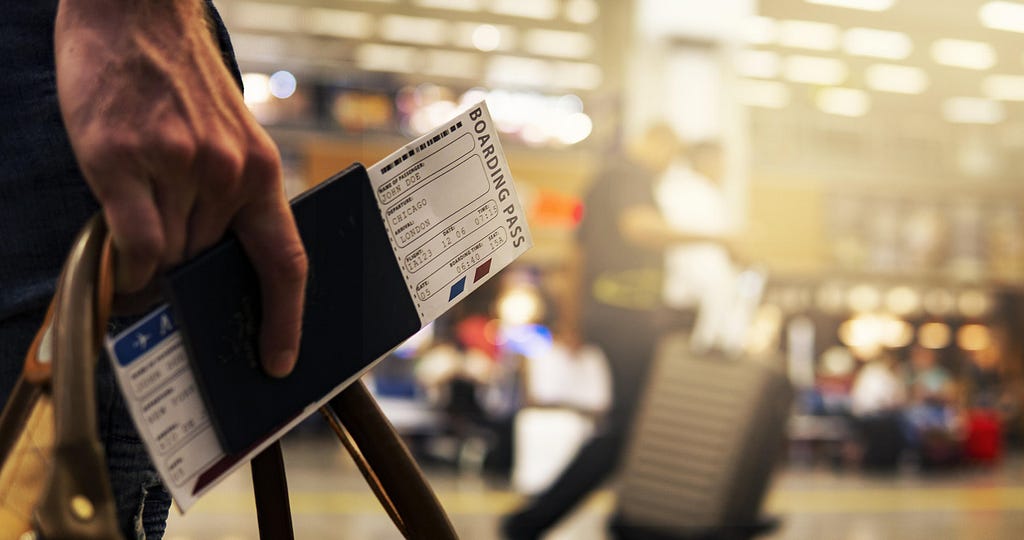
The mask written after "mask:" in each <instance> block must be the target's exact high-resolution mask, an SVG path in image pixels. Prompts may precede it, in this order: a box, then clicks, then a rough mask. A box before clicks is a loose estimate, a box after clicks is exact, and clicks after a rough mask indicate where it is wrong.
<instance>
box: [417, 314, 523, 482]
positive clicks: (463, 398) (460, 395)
mask: <svg viewBox="0 0 1024 540" xmlns="http://www.w3.org/2000/svg"><path fill="white" fill-rule="evenodd" d="M488 320H489V319H488V318H487V317H485V316H483V315H469V316H466V317H464V318H462V319H460V320H458V321H455V322H453V323H450V324H447V325H445V324H442V325H439V327H438V335H437V338H436V342H435V344H434V345H433V346H432V347H430V348H429V349H428V350H427V351H426V352H424V353H423V356H422V358H420V361H419V362H418V364H417V366H416V368H415V376H416V379H417V381H418V382H419V384H420V385H422V386H423V388H424V390H425V393H426V396H427V401H428V402H429V403H430V404H432V405H433V406H434V408H436V409H437V410H440V411H442V412H443V414H444V417H445V422H446V424H447V425H446V430H445V434H444V435H446V436H451V437H453V438H454V442H455V445H456V446H457V447H456V448H453V449H452V452H451V454H452V455H450V456H447V458H446V459H450V460H451V461H452V463H453V464H455V465H462V461H463V458H464V457H465V456H464V454H465V451H466V450H467V449H469V448H470V447H471V446H473V445H475V446H479V444H477V443H479V442H480V441H483V442H484V443H485V445H486V446H488V448H486V449H484V451H487V450H489V449H493V448H494V447H495V446H496V444H497V443H498V442H499V441H502V440H503V439H504V437H503V434H504V433H505V432H506V431H507V430H508V428H507V426H503V425H501V422H500V421H498V419H495V418H494V417H493V415H491V414H490V412H489V411H488V410H487V407H486V403H485V399H484V398H485V395H486V392H487V388H488V387H489V386H490V385H491V384H493V383H494V381H495V378H496V376H497V363H496V358H497V354H498V349H497V347H496V346H495V345H494V344H493V343H491V342H489V341H487V340H485V339H482V338H481V335H482V332H483V328H484V327H485V326H486V323H487V321H488ZM435 324H436V323H435ZM467 444H469V445H470V446H467Z"/></svg>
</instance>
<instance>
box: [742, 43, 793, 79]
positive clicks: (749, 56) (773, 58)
mask: <svg viewBox="0 0 1024 540" xmlns="http://www.w3.org/2000/svg"><path fill="white" fill-rule="evenodd" d="M781 69H782V58H781V57H779V54H778V53H775V52H772V51H750V50H746V51H739V52H737V53H736V74H737V75H740V76H741V77H753V78H755V79H774V78H776V77H778V76H779V71H781Z"/></svg>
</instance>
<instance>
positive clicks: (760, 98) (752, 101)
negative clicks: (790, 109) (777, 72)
mask: <svg viewBox="0 0 1024 540" xmlns="http://www.w3.org/2000/svg"><path fill="white" fill-rule="evenodd" d="M736 98H737V100H738V101H739V102H740V103H741V104H743V105H746V106H748V107H760V108H763V109H783V108H785V107H786V106H787V105H789V98H790V96H789V87H788V86H786V85H785V84H784V83H781V82H779V81H758V80H740V81H739V82H738V85H737V88H736Z"/></svg>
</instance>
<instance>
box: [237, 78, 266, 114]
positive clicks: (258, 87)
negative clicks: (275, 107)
mask: <svg viewBox="0 0 1024 540" xmlns="http://www.w3.org/2000/svg"><path fill="white" fill-rule="evenodd" d="M242 88H244V89H245V91H244V92H243V98H242V99H244V100H245V104H246V105H248V106H250V107H252V106H253V105H258V104H260V103H266V102H268V101H270V76H269V75H267V74H266V73H245V74H243V75H242Z"/></svg>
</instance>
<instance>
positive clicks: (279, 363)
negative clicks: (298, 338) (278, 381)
mask: <svg viewBox="0 0 1024 540" xmlns="http://www.w3.org/2000/svg"><path fill="white" fill-rule="evenodd" d="M294 368H295V352H294V351H284V352H281V353H278V354H276V355H274V356H271V358H270V361H269V362H268V363H267V365H266V369H267V373H268V374H269V375H270V376H271V377H277V378H281V377H287V376H288V374H289V373H291V372H292V369H294Z"/></svg>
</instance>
